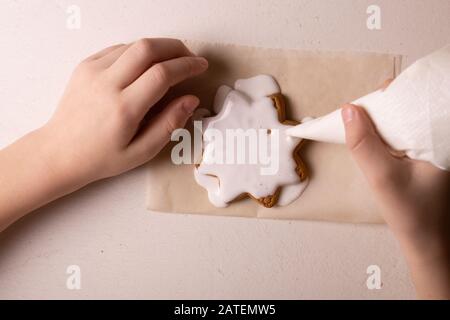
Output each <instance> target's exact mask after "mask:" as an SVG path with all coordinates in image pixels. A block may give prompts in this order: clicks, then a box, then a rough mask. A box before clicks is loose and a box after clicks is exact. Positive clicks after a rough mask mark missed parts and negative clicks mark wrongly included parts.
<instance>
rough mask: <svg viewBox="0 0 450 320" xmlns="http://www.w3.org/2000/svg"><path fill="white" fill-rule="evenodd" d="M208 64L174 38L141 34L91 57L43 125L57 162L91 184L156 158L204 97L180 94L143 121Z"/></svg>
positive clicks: (82, 65) (76, 177) (81, 67)
mask: <svg viewBox="0 0 450 320" xmlns="http://www.w3.org/2000/svg"><path fill="white" fill-rule="evenodd" d="M207 68H208V62H207V61H206V60H205V59H204V58H201V57H196V56H195V55H194V54H193V53H191V52H190V51H189V50H188V49H187V48H186V47H185V46H184V44H183V43H182V42H181V41H179V40H174V39H142V40H139V41H137V42H134V43H131V44H128V45H117V46H113V47H110V48H107V49H105V50H103V51H101V52H99V53H97V54H95V55H93V56H91V57H89V58H87V59H86V60H84V61H83V62H82V63H81V64H80V65H79V66H78V67H77V68H76V70H75V72H74V74H73V76H72V78H71V80H70V82H69V84H68V86H67V89H66V92H65V94H64V96H63V98H62V100H61V102H60V104H59V107H58V109H57V110H56V113H55V114H54V116H53V117H52V118H51V120H50V121H49V122H48V124H46V125H45V126H44V127H43V128H42V130H40V131H43V132H44V134H47V135H48V136H49V137H51V139H48V140H47V141H48V143H50V144H55V145H57V147H56V150H57V152H55V154H53V156H54V157H56V158H57V159H55V161H54V163H55V164H56V165H57V166H61V167H62V168H61V170H62V172H66V173H67V172H71V173H72V174H71V176H72V177H73V178H74V179H77V180H78V179H81V181H78V183H79V184H87V183H89V182H92V181H95V180H98V179H101V178H105V177H110V176H114V175H118V174H120V173H123V172H125V171H127V170H130V169H132V168H135V167H137V166H139V165H141V164H143V163H145V162H147V161H148V160H150V159H152V158H153V157H154V156H155V155H156V154H157V153H158V152H159V151H160V150H161V149H162V148H163V147H164V146H165V145H166V144H167V142H169V141H170V135H171V133H172V131H173V130H175V129H176V128H180V127H184V125H185V123H186V121H187V119H188V118H189V117H190V116H191V115H192V113H193V111H194V109H195V108H196V107H197V106H198V104H199V100H198V98H196V97H195V96H192V95H188V96H183V97H180V98H178V99H175V100H174V101H172V102H170V103H169V104H168V105H167V106H166V107H165V109H164V110H163V111H162V112H161V113H160V114H158V115H157V116H156V117H154V118H153V119H150V122H149V123H148V124H146V125H145V126H141V123H142V120H143V118H144V116H145V115H146V114H147V112H148V111H149V110H150V109H151V108H152V106H153V105H154V104H155V103H157V102H158V101H159V100H160V99H161V98H162V97H163V96H164V95H165V94H166V92H167V91H168V89H169V88H170V87H171V86H173V85H175V84H177V83H179V82H181V81H183V80H185V79H188V78H190V77H193V76H196V75H199V74H200V73H203V72H204V71H206V69H207ZM56 150H55V151H56Z"/></svg>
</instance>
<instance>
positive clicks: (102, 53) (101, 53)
mask: <svg viewBox="0 0 450 320" xmlns="http://www.w3.org/2000/svg"><path fill="white" fill-rule="evenodd" d="M122 46H124V44H116V45H114V46H111V47H108V48H105V49H103V50H101V51H99V52H97V53H95V54H93V55H91V56H89V57H87V58H86V59H85V61H94V60H97V59H100V58H101V57H103V56H105V55H107V54H108V53H110V52H112V51H114V50H116V49H117V48H120V47H122Z"/></svg>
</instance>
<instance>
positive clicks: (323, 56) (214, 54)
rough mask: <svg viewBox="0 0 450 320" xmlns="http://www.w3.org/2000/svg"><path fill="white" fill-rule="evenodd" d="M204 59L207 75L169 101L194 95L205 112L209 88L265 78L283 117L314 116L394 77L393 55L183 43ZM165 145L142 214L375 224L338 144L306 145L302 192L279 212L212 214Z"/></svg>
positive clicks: (254, 208)
mask: <svg viewBox="0 0 450 320" xmlns="http://www.w3.org/2000/svg"><path fill="white" fill-rule="evenodd" d="M187 44H188V46H189V48H191V49H192V51H193V52H195V53H197V54H199V55H203V56H205V57H207V58H208V60H209V61H210V68H209V71H208V72H207V73H206V74H205V75H203V76H201V77H198V78H196V79H194V80H192V81H188V82H186V83H183V84H182V85H180V86H178V87H176V88H174V89H173V91H172V92H171V96H178V95H182V94H186V93H192V94H196V95H198V96H199V97H200V99H201V107H204V108H210V107H211V106H212V102H213V99H214V95H215V93H216V90H217V88H218V87H219V86H220V85H222V84H227V85H230V86H232V85H233V83H234V81H235V80H237V79H242V78H248V77H252V76H255V75H258V74H269V75H272V76H274V77H275V78H276V79H277V81H278V82H279V84H280V86H281V89H282V93H283V95H284V96H285V98H286V100H287V115H288V119H295V120H300V119H302V118H304V117H307V116H321V115H324V114H326V113H328V112H330V111H333V110H335V109H336V108H338V106H340V105H341V104H342V103H345V102H348V101H352V100H354V99H356V98H358V97H360V96H363V95H365V94H367V93H369V92H371V91H374V90H375V89H377V88H378V87H379V86H380V85H381V84H382V83H383V82H384V81H385V80H386V79H388V78H393V77H395V76H396V75H397V73H398V72H399V70H400V66H401V57H400V56H394V55H388V54H375V53H343V52H305V51H296V50H281V49H266V48H254V47H245V46H235V45H224V44H211V43H199V42H189V41H188V42H187ZM172 146H173V144H171V145H169V146H168V147H167V148H166V149H165V150H164V151H163V152H162V153H161V154H160V155H159V156H158V157H157V158H155V159H154V160H152V161H151V162H150V163H149V165H148V179H149V180H148V191H147V201H148V209H149V210H154V211H160V212H173V213H192V214H206V215H221V216H240V217H258V218H270V219H302V220H322V221H335V222H354V223H381V222H382V219H381V217H380V215H379V214H378V213H377V209H376V207H375V203H374V201H373V199H372V196H371V194H370V192H369V189H368V187H367V185H366V183H365V181H364V178H363V176H362V174H361V173H360V172H359V169H358V168H357V167H356V165H355V164H354V163H353V161H352V159H351V158H350V155H349V153H348V152H347V150H346V149H345V146H342V145H331V144H323V143H315V142H307V143H306V144H305V146H304V148H303V153H302V158H303V160H304V162H305V163H306V166H307V167H308V170H309V175H310V184H309V186H308V188H307V189H306V191H305V192H304V194H303V195H302V196H301V197H300V198H299V199H298V200H296V201H295V202H294V203H293V204H291V205H289V206H286V207H276V208H271V209H267V208H264V207H263V206H261V205H259V204H258V203H256V202H255V201H253V200H251V199H245V200H241V201H238V202H236V203H233V204H231V205H230V206H229V207H228V208H224V209H220V208H216V207H214V206H213V205H211V204H210V202H209V201H208V196H207V192H206V190H204V189H203V188H201V187H200V186H198V185H197V184H196V182H195V181H194V176H193V165H180V166H177V165H174V164H172V162H171V159H170V151H171V147H172Z"/></svg>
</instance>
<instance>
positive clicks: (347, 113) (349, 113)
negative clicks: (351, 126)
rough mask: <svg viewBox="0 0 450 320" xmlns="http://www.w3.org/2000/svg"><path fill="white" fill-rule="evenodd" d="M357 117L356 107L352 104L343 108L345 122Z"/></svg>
mask: <svg viewBox="0 0 450 320" xmlns="http://www.w3.org/2000/svg"><path fill="white" fill-rule="evenodd" d="M354 118H355V109H354V107H353V106H352V105H346V106H344V107H343V108H342V119H343V120H344V122H345V123H349V122H351V121H352V120H353V119H354Z"/></svg>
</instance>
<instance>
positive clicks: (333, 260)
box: [0, 0, 450, 299]
mask: <svg viewBox="0 0 450 320" xmlns="http://www.w3.org/2000/svg"><path fill="white" fill-rule="evenodd" d="M71 4H75V5H78V6H80V8H81V12H82V28H81V30H76V31H73V30H72V31H71V30H68V29H67V28H66V19H67V14H66V9H67V7H68V6H69V5H71ZM370 4H377V5H379V6H380V7H381V10H382V29H381V30H379V31H369V30H368V29H367V28H366V18H367V14H366V9H367V7H368V5H370ZM449 17H450V1H448V0H433V1H430V0H428V1H420V0H417V1H414V0H410V1H401V0H395V1H394V0H390V1H389V0H378V1H366V0H354V1H349V0H346V1H344V0H342V1H331V0H329V1H299V0H297V1H296V0H272V1H262V0H261V1H258V0H251V1H249V0H241V1H236V0H221V1H212V0H209V1H208V0H204V1H199V0H189V1H182V0H161V1H156V0H155V1H151V0H149V1H144V0H133V1H130V0H129V1H126V0H95V1H88V0H72V1H65V0H59V1H58V0H16V1H13V0H2V1H1V2H0V49H1V51H0V146H5V145H7V144H9V143H11V142H12V141H14V140H15V139H16V138H18V137H19V136H21V135H23V134H24V133H26V132H28V131H30V130H32V129H33V128H36V127H38V126H40V125H42V124H43V123H44V122H45V121H46V120H47V119H48V118H49V117H50V115H51V113H52V111H53V110H54V108H55V107H56V105H57V102H58V99H59V96H60V95H61V93H62V90H63V88H64V86H65V83H66V81H67V79H68V78H69V76H70V72H71V70H72V69H73V68H74V66H75V65H76V64H77V62H78V61H80V60H82V58H83V57H85V56H87V55H88V54H90V53H92V52H94V51H97V50H99V49H101V48H102V47H105V46H108V45H110V44H114V43H119V42H128V41H131V40H134V39H136V38H141V37H151V36H171V37H178V38H188V39H198V40H206V41H213V42H230V43H236V44H245V45H255V46H264V47H279V48H299V49H319V50H340V51H376V52H385V53H398V54H404V55H406V56H407V57H408V58H407V64H409V63H411V62H412V61H414V60H415V59H417V58H419V57H420V56H422V55H424V54H426V53H428V52H431V51H433V50H435V49H438V48H440V47H442V46H443V45H444V44H446V43H449V42H450V32H449V31H450V19H449ZM299 72H301V70H299ZM330 179H332V177H330ZM145 182H146V181H145V170H143V169H138V170H135V171H133V172H130V173H128V174H126V175H123V176H121V177H118V178H114V179H110V180H108V181H103V182H99V183H96V184H94V185H92V186H90V187H88V188H86V189H84V190H82V191H80V192H78V193H76V194H74V195H71V196H68V197H66V198H64V199H61V200H59V201H57V202H55V203H54V204H51V205H49V206H47V207H46V208H43V209H41V210H39V211H38V212H36V213H34V214H32V215H30V216H28V217H26V218H25V219H23V220H22V221H20V222H19V223H17V224H16V225H15V226H13V227H12V228H10V229H9V230H7V231H6V232H5V233H3V234H2V235H0V298H32V299H36V298H200V299H202V298H250V299H252V298H413V297H414V291H413V288H412V285H411V283H410V280H409V276H408V273H407V269H406V265H405V262H404V260H403V258H402V255H401V253H400V251H399V249H398V247H397V244H396V242H395V240H394V239H393V237H392V235H391V234H390V232H389V230H388V229H387V228H386V227H385V226H368V225H344V224H331V223H312V222H301V221H292V222H289V221H263V220H251V219H241V218H218V217H205V216H188V215H171V214H157V213H151V212H148V211H146V210H145ZM72 264H75V265H79V266H80V267H81V271H82V289H81V290H80V291H69V290H67V288H66V285H65V283H66V277H67V275H66V274H65V271H66V268H67V266H69V265H72ZM371 264H376V265H379V266H380V267H381V270H382V282H383V287H382V289H381V290H372V291H371V290H368V289H367V287H366V284H365V282H366V278H367V275H366V268H367V267H368V266H369V265H371Z"/></svg>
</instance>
